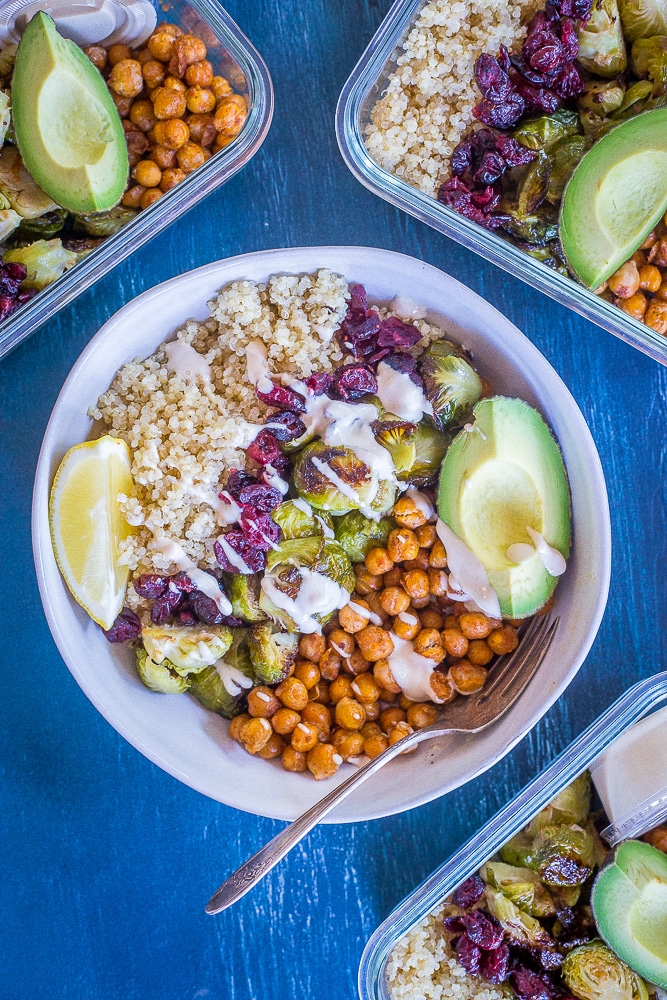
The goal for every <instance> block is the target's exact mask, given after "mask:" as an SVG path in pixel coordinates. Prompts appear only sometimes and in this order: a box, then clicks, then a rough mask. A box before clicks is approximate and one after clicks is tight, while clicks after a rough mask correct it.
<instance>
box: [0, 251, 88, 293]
mask: <svg viewBox="0 0 667 1000" xmlns="http://www.w3.org/2000/svg"><path fill="white" fill-rule="evenodd" d="M3 259H4V260H5V261H14V262H16V263H18V264H23V265H24V266H25V267H26V268H27V271H28V275H27V277H26V278H25V280H24V281H23V282H22V284H21V287H22V288H36V289H37V290H39V289H42V288H46V286H47V285H50V284H51V283H52V282H54V281H56V280H57V279H58V278H59V277H60V276H61V274H63V273H64V272H65V271H67V270H68V268H70V267H72V265H73V264H76V254H75V253H70V251H69V250H65V249H64V247H63V245H62V243H61V242H60V240H36V241H35V243H32V244H31V245H30V246H28V247H21V248H20V249H18V250H7V251H6V252H5V254H4V255H3Z"/></svg>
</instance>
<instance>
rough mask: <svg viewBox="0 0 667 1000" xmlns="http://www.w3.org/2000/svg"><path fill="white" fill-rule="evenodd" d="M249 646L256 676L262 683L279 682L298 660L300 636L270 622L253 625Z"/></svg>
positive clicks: (249, 633)
mask: <svg viewBox="0 0 667 1000" xmlns="http://www.w3.org/2000/svg"><path fill="white" fill-rule="evenodd" d="M248 647H249V650H250V659H251V661H252V666H253V670H254V672H255V676H256V677H257V680H258V681H259V682H260V684H279V683H280V682H281V681H283V680H285V678H286V677H287V676H288V675H289V671H290V668H291V666H292V664H293V663H294V661H295V660H296V654H297V651H298V648H299V636H298V635H294V634H292V633H289V632H284V631H283V630H282V629H281V628H278V627H277V626H275V625H272V624H271V623H270V622H261V623H260V624H258V625H253V626H252V628H251V629H250V630H249V632H248Z"/></svg>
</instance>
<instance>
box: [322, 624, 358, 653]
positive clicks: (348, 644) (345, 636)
mask: <svg viewBox="0 0 667 1000" xmlns="http://www.w3.org/2000/svg"><path fill="white" fill-rule="evenodd" d="M327 642H328V643H329V645H330V646H331V647H332V649H335V650H336V652H337V653H338V655H339V656H342V657H343V658H345V657H346V656H350V655H351V653H352V652H353V651H354V636H352V635H350V633H349V632H345V631H344V630H343V629H342V628H335V629H332V631H331V632H329V634H328V636H327Z"/></svg>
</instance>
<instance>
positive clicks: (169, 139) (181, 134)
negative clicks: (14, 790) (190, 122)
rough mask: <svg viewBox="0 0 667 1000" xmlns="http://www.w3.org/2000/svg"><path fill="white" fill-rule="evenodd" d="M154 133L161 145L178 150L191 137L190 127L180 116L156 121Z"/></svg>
mask: <svg viewBox="0 0 667 1000" xmlns="http://www.w3.org/2000/svg"><path fill="white" fill-rule="evenodd" d="M154 134H155V141H156V142H157V143H158V144H159V145H161V146H166V147H167V149H172V150H177V149H180V148H181V146H184V145H185V143H186V142H187V141H188V139H189V138H190V129H189V128H188V126H187V125H186V124H185V122H184V121H181V119H180V118H168V119H167V120H166V121H161V122H158V121H156V123H155V127H154Z"/></svg>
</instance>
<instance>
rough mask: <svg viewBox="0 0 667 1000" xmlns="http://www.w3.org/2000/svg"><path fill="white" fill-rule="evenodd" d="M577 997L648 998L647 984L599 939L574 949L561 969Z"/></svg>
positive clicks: (592, 999)
mask: <svg viewBox="0 0 667 1000" xmlns="http://www.w3.org/2000/svg"><path fill="white" fill-rule="evenodd" d="M561 972H562V974H563V979H564V980H565V982H566V983H567V985H568V988H569V989H570V990H571V992H572V993H573V994H574V995H575V996H576V997H578V998H579V1000H648V996H649V992H648V989H647V988H646V983H645V982H644V980H643V979H642V978H641V976H638V975H637V973H636V972H633V970H632V969H631V968H630V967H629V966H628V965H626V964H625V962H622V961H621V959H620V958H618V957H617V956H616V955H615V954H614V952H613V951H612V950H611V949H610V948H608V947H607V945H606V944H604V942H603V941H601V940H600V939H599V938H595V939H594V940H593V941H588V942H587V943H586V944H582V945H580V946H579V947H578V948H573V949H572V951H571V952H570V953H569V954H568V955H566V957H565V961H564V962H563V966H562V969H561Z"/></svg>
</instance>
